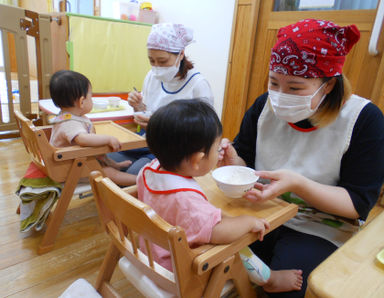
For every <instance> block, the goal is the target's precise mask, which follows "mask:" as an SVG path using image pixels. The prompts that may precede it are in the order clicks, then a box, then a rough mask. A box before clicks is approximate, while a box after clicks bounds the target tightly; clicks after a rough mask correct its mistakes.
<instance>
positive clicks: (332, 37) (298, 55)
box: [269, 19, 360, 78]
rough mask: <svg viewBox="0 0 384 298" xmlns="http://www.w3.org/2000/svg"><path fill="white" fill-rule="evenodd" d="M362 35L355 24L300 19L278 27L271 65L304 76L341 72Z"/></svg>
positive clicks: (273, 67)
mask: <svg viewBox="0 0 384 298" xmlns="http://www.w3.org/2000/svg"><path fill="white" fill-rule="evenodd" d="M359 38H360V32H359V30H358V29H357V27H356V26H355V25H350V26H346V27H340V26H338V25H336V24H334V23H332V22H330V21H323V20H315V19H305V20H301V21H299V22H297V23H296V24H292V25H289V26H286V27H283V28H281V29H280V30H279V32H278V34H277V42H276V44H275V46H274V47H273V48H272V53H271V60H270V64H269V69H270V70H271V71H273V72H277V73H282V74H285V75H294V76H299V77H304V78H323V77H333V76H337V75H340V74H341V73H342V69H343V65H344V61H345V56H346V55H347V54H348V52H349V51H350V50H351V48H352V47H353V45H354V44H355V43H356V42H357V41H358V40H359Z"/></svg>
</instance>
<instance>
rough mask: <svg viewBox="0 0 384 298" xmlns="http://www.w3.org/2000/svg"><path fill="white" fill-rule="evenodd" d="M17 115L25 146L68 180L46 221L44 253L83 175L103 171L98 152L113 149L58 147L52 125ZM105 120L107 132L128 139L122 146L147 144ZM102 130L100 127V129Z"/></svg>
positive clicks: (55, 176)
mask: <svg viewBox="0 0 384 298" xmlns="http://www.w3.org/2000/svg"><path fill="white" fill-rule="evenodd" d="M15 118H16V123H17V126H18V129H19V131H20V135H21V137H22V139H23V142H24V145H25V149H26V150H27V152H28V153H29V155H30V156H31V158H32V161H33V162H34V163H35V164H36V166H37V167H38V168H39V169H40V170H41V171H42V172H44V173H45V174H46V175H47V176H48V177H50V178H51V179H52V180H54V181H56V182H65V183H64V188H63V190H62V192H61V195H60V198H59V199H58V201H57V203H56V207H55V209H54V211H53V212H52V213H51V214H50V216H49V217H48V220H47V222H46V226H47V228H46V231H45V233H44V236H43V239H42V240H41V243H40V245H39V247H38V250H37V251H38V253H39V254H43V253H46V252H48V251H50V250H51V249H52V248H53V247H54V243H55V239H56V236H57V234H58V231H59V227H60V225H61V223H62V221H63V219H64V215H65V213H66V211H67V209H68V205H69V202H70V201H71V199H72V196H73V194H74V190H75V188H76V186H77V184H78V182H79V180H80V178H83V177H86V178H88V177H89V174H90V172H91V171H93V170H99V171H102V168H101V166H100V163H99V162H98V160H97V156H99V155H101V154H105V153H107V152H110V149H109V147H108V146H101V147H80V146H71V147H65V148H55V147H53V146H52V145H51V144H50V143H49V137H50V134H51V129H52V126H39V127H35V126H34V125H33V123H32V122H31V121H30V120H29V119H27V118H26V117H25V116H24V115H23V114H22V113H21V112H19V111H15ZM103 124H104V128H102V129H100V131H101V133H105V130H106V129H107V130H108V131H109V132H110V133H111V134H113V133H115V134H118V135H121V137H120V138H119V140H120V139H123V140H124V141H125V143H124V146H123V148H122V150H128V149H133V148H139V147H144V146H145V145H146V141H145V139H144V138H142V137H140V136H138V135H136V134H134V133H132V132H130V131H128V130H127V129H124V128H122V127H120V126H118V125H117V124H115V123H113V122H111V121H103V122H100V125H103ZM96 126H97V125H96V124H95V127H96ZM114 129H115V130H116V132H114ZM98 130H99V129H98V128H96V132H98Z"/></svg>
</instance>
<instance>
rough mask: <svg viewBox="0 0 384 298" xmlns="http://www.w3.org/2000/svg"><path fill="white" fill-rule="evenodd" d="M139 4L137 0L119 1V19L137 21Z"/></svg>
mask: <svg viewBox="0 0 384 298" xmlns="http://www.w3.org/2000/svg"><path fill="white" fill-rule="evenodd" d="M139 10H140V4H139V2H138V1H137V0H131V1H129V2H120V19H122V20H130V21H137V18H138V17H139Z"/></svg>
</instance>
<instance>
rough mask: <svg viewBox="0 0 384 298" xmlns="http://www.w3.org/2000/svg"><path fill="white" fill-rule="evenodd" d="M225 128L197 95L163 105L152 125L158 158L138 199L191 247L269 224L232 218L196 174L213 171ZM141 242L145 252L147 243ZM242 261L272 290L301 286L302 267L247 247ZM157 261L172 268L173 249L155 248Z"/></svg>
mask: <svg viewBox="0 0 384 298" xmlns="http://www.w3.org/2000/svg"><path fill="white" fill-rule="evenodd" d="M221 134H222V126H221V123H220V120H219V118H218V117H217V115H216V113H215V111H214V110H213V109H212V107H210V106H209V105H208V104H206V103H204V102H203V101H200V100H197V99H191V100H176V101H174V102H172V103H170V104H168V105H166V106H164V107H161V108H160V109H158V110H157V111H156V112H155V113H154V114H153V115H152V117H151V118H150V120H149V123H148V126H147V143H148V147H149V149H150V150H151V152H152V153H153V154H154V155H155V156H156V159H154V160H153V161H152V162H151V163H149V164H147V165H146V166H145V167H143V168H142V169H141V171H140V173H139V175H138V177H137V189H138V198H139V199H140V200H141V201H143V202H144V203H146V204H148V205H150V206H151V207H152V208H153V209H154V211H155V212H156V213H157V214H159V215H160V216H161V217H162V218H163V219H164V220H166V221H167V222H168V223H170V224H171V225H177V226H180V227H182V228H183V229H184V230H185V233H186V236H187V239H188V243H189V245H190V247H196V246H200V245H202V244H206V243H214V244H225V243H230V242H233V241H234V240H236V239H238V238H240V237H241V236H242V235H244V234H246V233H248V232H252V233H258V237H259V240H260V241H262V240H263V236H264V234H265V231H266V230H267V229H269V223H268V222H267V221H266V220H265V219H260V218H256V217H252V216H245V215H244V216H237V217H229V216H225V215H223V214H222V212H221V210H220V209H218V208H216V207H215V206H213V205H212V204H210V203H209V202H208V200H207V197H206V196H205V194H204V191H203V190H202V189H201V187H200V186H199V185H198V183H197V182H196V181H195V180H194V178H193V177H198V176H203V175H205V174H207V173H208V172H209V171H210V170H212V169H213V168H214V167H215V166H216V164H217V162H218V159H219V155H220V151H221V150H220V149H221V148H220V141H221ZM143 244H144V243H143V241H141V243H140V246H141V248H142V249H143V250H144V251H145V245H143ZM243 252H244V253H243V254H242V259H243V262H244V264H245V266H246V268H247V270H248V273H249V275H250V279H251V280H252V281H253V282H255V283H257V284H258V285H261V286H263V287H264V289H265V290H267V291H269V292H281V291H290V290H299V289H300V288H301V285H302V277H301V270H280V271H274V270H270V269H269V268H268V266H267V265H265V264H264V263H263V262H262V261H261V260H260V259H259V258H258V257H257V256H256V255H254V254H252V252H251V251H250V250H248V248H245V250H243ZM153 256H154V259H155V260H156V262H158V263H159V264H160V265H162V266H163V267H165V268H167V269H168V270H170V271H172V264H171V259H170V255H169V252H168V251H166V250H164V249H162V248H160V247H158V246H155V245H154V247H153Z"/></svg>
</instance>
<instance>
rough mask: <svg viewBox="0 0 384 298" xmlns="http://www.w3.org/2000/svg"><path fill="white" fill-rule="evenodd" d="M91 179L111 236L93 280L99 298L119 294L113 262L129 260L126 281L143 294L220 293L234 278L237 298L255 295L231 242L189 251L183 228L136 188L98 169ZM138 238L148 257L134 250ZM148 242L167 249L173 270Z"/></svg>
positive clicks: (148, 295) (136, 247)
mask: <svg viewBox="0 0 384 298" xmlns="http://www.w3.org/2000/svg"><path fill="white" fill-rule="evenodd" d="M90 182H91V185H92V190H93V193H94V198H95V200H96V205H97V208H98V212H99V216H100V219H101V222H102V224H103V226H104V228H105V230H106V232H107V233H108V235H109V236H110V237H111V244H110V246H109V249H108V251H107V254H106V256H105V258H104V261H103V264H102V266H101V269H100V272H99V275H98V277H97V281H96V290H97V291H98V292H99V293H100V294H101V295H102V296H103V297H119V294H118V293H117V292H116V291H115V290H114V289H113V287H112V286H111V284H110V279H111V277H112V274H113V272H114V269H115V267H116V264H117V262H119V265H120V267H121V263H122V262H123V263H124V262H128V263H129V265H128V266H130V269H129V271H130V272H133V273H131V274H130V276H132V277H133V280H132V279H130V281H131V283H132V284H133V286H135V287H136V288H137V289H138V290H139V291H141V292H142V293H143V295H144V296H146V297H174V296H177V297H202V296H204V297H219V296H220V293H221V291H222V289H223V287H224V284H225V283H226V282H227V281H228V280H233V283H234V286H235V287H236V289H237V291H238V293H239V294H240V295H241V297H254V296H256V293H255V291H254V289H253V288H252V286H251V284H250V282H249V280H248V275H247V272H246V270H245V268H244V266H243V264H242V261H241V259H240V256H239V254H238V251H239V250H240V249H241V248H242V247H236V242H234V243H232V244H230V245H228V246H229V247H230V248H233V249H227V250H217V249H215V248H216V247H217V246H215V245H204V246H202V247H199V248H196V249H191V248H190V247H189V246H188V242H187V238H186V235H185V232H184V230H183V229H182V228H180V227H178V226H172V225H170V224H168V223H167V222H166V221H164V220H163V219H162V218H161V217H160V216H158V215H157V214H156V213H155V212H154V210H153V209H152V208H151V207H150V206H148V205H146V204H144V203H143V202H141V201H139V200H137V199H136V198H135V196H137V191H136V186H133V187H129V188H126V189H125V190H123V189H120V188H119V187H118V186H116V184H114V183H113V182H112V181H111V180H110V179H109V178H103V176H102V174H101V173H100V172H97V171H95V172H92V173H91V176H90ZM138 236H140V237H143V239H144V240H145V245H146V249H147V251H148V255H145V254H144V253H142V252H141V250H140V249H139V248H138V238H139V237H138ZM151 244H156V245H158V246H161V247H162V248H164V249H166V250H168V251H169V252H170V254H171V259H172V266H173V273H172V272H170V271H168V270H166V269H165V268H163V267H162V266H160V265H159V264H157V263H156V262H155V261H154V260H153V257H152V251H151ZM243 246H244V245H243ZM121 256H124V257H123V258H121V259H120V257H121ZM119 259H120V261H119ZM124 271H125V270H124V269H123V272H124ZM130 272H128V274H129V273H130ZM124 274H125V275H126V276H127V273H125V272H124ZM148 290H149V291H151V292H150V293H148Z"/></svg>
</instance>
